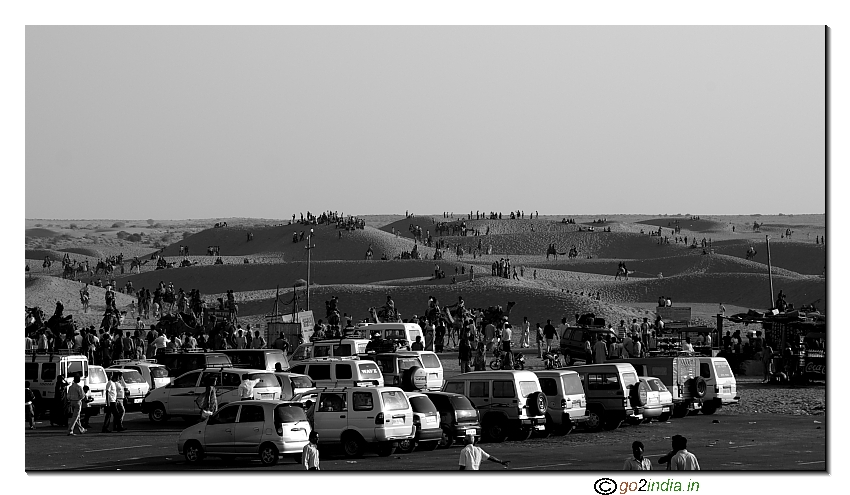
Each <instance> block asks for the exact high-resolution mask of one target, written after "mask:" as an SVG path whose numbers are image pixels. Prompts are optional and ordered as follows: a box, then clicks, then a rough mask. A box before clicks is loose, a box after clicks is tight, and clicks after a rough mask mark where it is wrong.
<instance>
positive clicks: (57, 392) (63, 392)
mask: <svg viewBox="0 0 850 495" xmlns="http://www.w3.org/2000/svg"><path fill="white" fill-rule="evenodd" d="M67 395H68V384H67V383H65V376H64V375H59V376H57V377H56V386H55V387H54V389H53V404H52V405H51V406H50V424H51V426H52V425H58V426H64V427H67V426H68V416H67V415H66V414H65V402H66V401H65V399H66V397H67Z"/></svg>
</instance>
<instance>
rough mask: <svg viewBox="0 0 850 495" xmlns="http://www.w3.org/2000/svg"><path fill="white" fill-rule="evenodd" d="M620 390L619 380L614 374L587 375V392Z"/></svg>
mask: <svg viewBox="0 0 850 495" xmlns="http://www.w3.org/2000/svg"><path fill="white" fill-rule="evenodd" d="M619 388H620V380H619V378H618V377H617V375H616V374H608V373H588V374H587V389H588V390H617V389H619Z"/></svg>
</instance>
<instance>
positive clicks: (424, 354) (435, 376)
mask: <svg viewBox="0 0 850 495" xmlns="http://www.w3.org/2000/svg"><path fill="white" fill-rule="evenodd" d="M411 352H415V353H416V354H419V360H420V361H422V366H423V367H424V368H425V371H426V372H427V373H428V377H427V389H428V390H433V391H435V392H436V391H438V390H440V389H441V388H443V363H442V361H440V357H439V356H438V355H437V353H435V352H433V351H411Z"/></svg>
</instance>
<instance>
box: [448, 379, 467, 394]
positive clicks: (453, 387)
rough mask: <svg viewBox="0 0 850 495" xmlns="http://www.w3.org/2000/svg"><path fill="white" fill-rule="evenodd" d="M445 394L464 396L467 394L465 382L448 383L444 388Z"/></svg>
mask: <svg viewBox="0 0 850 495" xmlns="http://www.w3.org/2000/svg"><path fill="white" fill-rule="evenodd" d="M443 392H449V393H452V394H461V395H463V394H464V393H465V390H464V389H463V382H446V385H445V386H444V387H443Z"/></svg>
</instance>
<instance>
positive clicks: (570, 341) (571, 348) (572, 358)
mask: <svg viewBox="0 0 850 495" xmlns="http://www.w3.org/2000/svg"><path fill="white" fill-rule="evenodd" d="M598 335H602V336H603V338H608V337H616V336H617V334H616V333H615V332H613V331H611V330H609V329H608V328H607V327H604V326H598V327H594V326H578V327H567V328H566V329H565V330H564V332H563V334H562V335H561V354H563V355H564V361H565V362H566V363H567V365H570V366H572V365H573V364H574V363H575V362H576V360H578V361H581V362H584V364H591V363H587V362H585V361H586V354H585V352H584V341H585V340H588V339H590V344H591V345H593V344H594V343H596V337H597V336H598Z"/></svg>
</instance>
